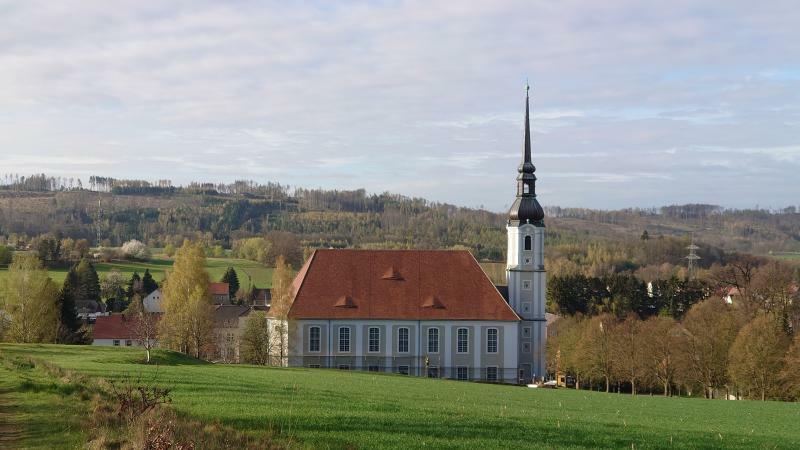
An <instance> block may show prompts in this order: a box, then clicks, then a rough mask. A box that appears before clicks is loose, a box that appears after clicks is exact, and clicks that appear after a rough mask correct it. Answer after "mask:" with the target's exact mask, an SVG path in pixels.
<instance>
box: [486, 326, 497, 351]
mask: <svg viewBox="0 0 800 450" xmlns="http://www.w3.org/2000/svg"><path fill="white" fill-rule="evenodd" d="M486 353H497V328H489V329H488V330H486Z"/></svg>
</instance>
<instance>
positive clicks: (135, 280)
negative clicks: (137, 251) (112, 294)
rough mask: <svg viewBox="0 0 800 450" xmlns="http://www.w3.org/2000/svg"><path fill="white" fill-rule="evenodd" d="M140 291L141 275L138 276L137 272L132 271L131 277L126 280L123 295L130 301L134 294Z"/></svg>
mask: <svg viewBox="0 0 800 450" xmlns="http://www.w3.org/2000/svg"><path fill="white" fill-rule="evenodd" d="M141 293H142V277H140V276H139V272H133V275H131V279H130V280H128V289H127V290H126V291H125V295H126V296H127V297H128V301H130V300H131V299H132V298H133V296H134V295H136V294H140V295H141Z"/></svg>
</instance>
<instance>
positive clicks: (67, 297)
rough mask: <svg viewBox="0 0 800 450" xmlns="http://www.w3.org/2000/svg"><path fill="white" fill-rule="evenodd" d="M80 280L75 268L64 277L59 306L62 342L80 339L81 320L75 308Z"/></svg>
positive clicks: (59, 340)
mask: <svg viewBox="0 0 800 450" xmlns="http://www.w3.org/2000/svg"><path fill="white" fill-rule="evenodd" d="M80 290H81V289H80V280H79V279H78V274H77V272H76V271H75V268H74V267H73V268H72V269H70V270H69V272H67V277H66V278H65V279H64V285H63V286H62V287H61V291H59V293H58V308H59V322H60V324H59V328H58V337H57V339H58V342H59V343H62V344H71V343H75V342H76V341H79V340H80V339H79V336H78V330H80V328H81V322H80V319H79V318H78V312H77V310H76V308H75V300H76V298H77V296H78V295H79V293H80Z"/></svg>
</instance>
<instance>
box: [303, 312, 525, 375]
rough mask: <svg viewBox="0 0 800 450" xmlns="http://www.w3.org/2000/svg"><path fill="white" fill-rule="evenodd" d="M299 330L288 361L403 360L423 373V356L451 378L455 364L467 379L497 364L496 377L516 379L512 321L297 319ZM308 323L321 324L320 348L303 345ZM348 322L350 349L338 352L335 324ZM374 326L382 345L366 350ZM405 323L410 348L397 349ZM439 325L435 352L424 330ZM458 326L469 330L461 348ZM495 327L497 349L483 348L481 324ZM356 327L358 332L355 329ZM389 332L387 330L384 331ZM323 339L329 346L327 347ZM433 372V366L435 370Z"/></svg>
mask: <svg viewBox="0 0 800 450" xmlns="http://www.w3.org/2000/svg"><path fill="white" fill-rule="evenodd" d="M297 322H298V329H299V330H300V331H298V332H297V333H294V334H293V335H292V336H293V339H294V340H295V341H300V342H293V343H291V348H292V349H293V351H292V354H291V357H290V358H289V365H291V366H306V367H308V366H309V365H319V366H320V367H332V368H337V367H339V365H341V364H347V365H349V367H350V369H360V370H368V369H370V366H372V368H373V369H377V370H379V371H381V372H394V373H397V372H399V371H400V370H401V366H408V371H409V373H410V374H411V375H425V374H426V370H425V369H426V366H425V357H426V356H427V357H428V366H427V368H428V369H431V368H434V367H436V368H438V376H439V377H445V378H456V376H457V372H456V368H457V367H467V368H469V372H470V377H471V379H479V380H480V379H485V377H486V371H485V368H486V367H487V366H495V367H497V368H498V378H500V379H499V380H498V381H505V382H516V381H517V380H516V369H517V352H516V348H517V339H518V323H517V322H493V321H386V320H374V321H373V320H360V319H359V320H331V321H320V320H313V321H312V320H309V321H304V320H299V321H297ZM311 326H319V327H321V330H322V333H321V334H322V338H321V340H322V342H321V349H320V350H321V351H320V352H319V353H311V352H309V351H308V339H309V336H310V334H309V330H310V327H311ZM345 326H346V327H350V329H351V342H350V349H351V351H350V352H339V351H338V350H339V349H338V329H339V328H341V327H345ZM372 326H375V327H378V328H379V329H380V330H381V343H380V347H381V351H380V352H377V353H372V352H369V351H368V346H369V328H370V327H372ZM328 327H330V329H331V330H332V331H333V334H332V335H331V336H330V337H331V339H330V342H328V341H327V339H328V334H327V330H328ZM402 327H406V328H408V329H409V352H408V353H401V352H399V349H398V345H399V342H398V335H399V329H400V328H402ZM430 328H436V329H438V330H439V352H438V353H429V352H428V339H427V337H428V335H427V330H428V329H430ZM458 328H466V329H468V330H469V348H468V352H466V353H458V352H457V344H458V337H457V336H458V334H457V333H458V331H457V330H458ZM489 328H497V329H498V353H496V354H488V353H486V352H485V347H486V334H487V332H486V330H488V329H489ZM356 331H357V332H356ZM389 332H391V333H389ZM328 345H330V346H331V351H330V352H328ZM434 372H435V371H434Z"/></svg>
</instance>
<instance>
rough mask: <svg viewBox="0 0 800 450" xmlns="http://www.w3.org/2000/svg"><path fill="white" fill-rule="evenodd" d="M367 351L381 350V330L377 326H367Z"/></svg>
mask: <svg viewBox="0 0 800 450" xmlns="http://www.w3.org/2000/svg"><path fill="white" fill-rule="evenodd" d="M369 351H370V352H372V353H376V352H379V351H381V330H380V328H378V327H370V328H369Z"/></svg>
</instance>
